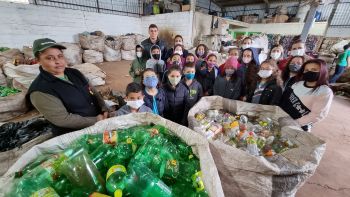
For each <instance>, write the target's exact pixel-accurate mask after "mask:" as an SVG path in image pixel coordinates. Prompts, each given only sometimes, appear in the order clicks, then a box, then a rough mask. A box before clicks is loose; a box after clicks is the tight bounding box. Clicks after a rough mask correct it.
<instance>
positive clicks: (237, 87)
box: [214, 56, 241, 100]
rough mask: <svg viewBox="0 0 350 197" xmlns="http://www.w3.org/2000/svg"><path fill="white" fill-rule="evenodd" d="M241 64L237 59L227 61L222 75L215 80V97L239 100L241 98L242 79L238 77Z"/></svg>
mask: <svg viewBox="0 0 350 197" xmlns="http://www.w3.org/2000/svg"><path fill="white" fill-rule="evenodd" d="M238 67H239V63H238V60H237V58H236V57H234V56H232V57H229V58H228V59H227V61H226V62H225V65H224V66H223V67H222V68H223V69H222V70H221V73H220V75H219V76H218V77H217V78H216V79H215V83H214V95H218V96H222V97H224V98H228V99H233V100H237V99H239V97H240V96H241V79H240V78H238V76H237V72H236V71H237V69H238Z"/></svg>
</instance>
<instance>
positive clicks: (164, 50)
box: [141, 38, 167, 61]
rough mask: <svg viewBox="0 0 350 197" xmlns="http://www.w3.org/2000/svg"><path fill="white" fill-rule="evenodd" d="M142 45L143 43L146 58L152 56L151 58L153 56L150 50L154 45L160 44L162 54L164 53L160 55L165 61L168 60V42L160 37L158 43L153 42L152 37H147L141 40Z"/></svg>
mask: <svg viewBox="0 0 350 197" xmlns="http://www.w3.org/2000/svg"><path fill="white" fill-rule="evenodd" d="M141 45H142V47H143V48H144V53H143V54H144V57H145V59H150V58H151V56H152V54H151V53H150V52H151V48H152V46H153V45H157V46H159V48H160V52H161V54H163V55H161V56H160V57H161V59H162V60H163V61H166V59H165V55H166V53H167V48H166V44H165V42H164V41H163V40H160V39H159V38H158V39H157V41H156V43H155V44H153V43H152V42H151V39H150V38H147V39H146V40H144V41H142V42H141Z"/></svg>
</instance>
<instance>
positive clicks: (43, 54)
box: [27, 38, 108, 135]
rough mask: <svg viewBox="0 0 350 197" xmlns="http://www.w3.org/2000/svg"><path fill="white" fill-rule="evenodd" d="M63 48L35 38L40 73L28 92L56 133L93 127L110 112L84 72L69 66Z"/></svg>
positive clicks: (28, 97) (48, 40)
mask: <svg viewBox="0 0 350 197" xmlns="http://www.w3.org/2000/svg"><path fill="white" fill-rule="evenodd" d="M64 49H66V47H64V46H62V45H59V44H57V43H56V42H55V41H54V40H51V39H48V38H43V39H38V40H35V41H34V43H33V53H34V56H35V57H36V59H37V61H38V62H39V64H40V67H39V69H40V74H39V75H38V76H37V78H36V79H35V80H34V81H33V82H32V84H31V85H30V87H29V90H28V93H27V101H28V102H29V103H30V104H31V105H33V106H34V107H35V108H36V109H37V110H38V111H39V112H40V113H41V114H43V115H44V117H45V118H46V119H47V120H48V121H50V122H51V123H52V124H53V125H54V126H55V129H54V132H55V134H57V135H60V134H63V133H66V132H70V131H73V130H79V129H83V128H85V127H88V126H91V125H93V124H95V123H96V122H97V121H99V120H103V119H105V118H107V115H108V113H107V112H106V111H107V110H106V109H103V108H105V107H104V106H105V105H104V102H103V100H102V98H101V97H100V95H99V94H98V93H97V92H96V91H95V90H94V88H93V87H92V86H91V85H90V84H89V82H88V80H87V79H86V78H85V77H84V75H83V74H82V73H81V72H79V71H78V70H76V69H73V68H67V67H66V66H67V62H66V60H65V58H64V55H63V52H62V50H64Z"/></svg>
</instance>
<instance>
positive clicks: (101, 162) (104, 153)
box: [90, 144, 113, 176]
mask: <svg viewBox="0 0 350 197" xmlns="http://www.w3.org/2000/svg"><path fill="white" fill-rule="evenodd" d="M112 154H113V146H112V145H110V144H101V145H100V146H99V147H98V148H97V149H96V150H95V151H94V152H92V153H91V154H90V158H91V161H92V162H93V163H94V164H95V166H96V168H97V169H98V170H99V171H100V173H101V174H102V175H103V176H104V175H105V174H106V173H107V170H108V168H107V167H106V166H105V163H106V161H107V160H108V159H109V158H110V157H111V156H112Z"/></svg>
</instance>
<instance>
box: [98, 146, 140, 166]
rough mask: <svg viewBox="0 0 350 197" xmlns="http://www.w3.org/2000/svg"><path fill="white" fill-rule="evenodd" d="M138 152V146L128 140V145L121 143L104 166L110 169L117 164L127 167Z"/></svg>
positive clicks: (113, 150)
mask: <svg viewBox="0 0 350 197" xmlns="http://www.w3.org/2000/svg"><path fill="white" fill-rule="evenodd" d="M136 150H137V146H136V144H134V143H133V141H132V140H127V143H119V144H118V145H117V146H115V147H114V148H113V149H112V154H111V155H110V156H109V157H108V158H107V159H106V160H105V164H104V165H105V166H106V167H107V168H108V169H109V168H110V167H112V166H113V165H116V164H120V165H124V166H126V165H127V164H128V163H129V161H130V159H131V158H132V156H133V155H134V154H135V152H136Z"/></svg>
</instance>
